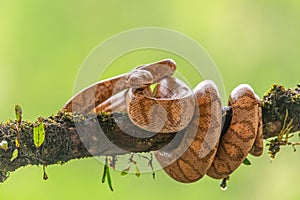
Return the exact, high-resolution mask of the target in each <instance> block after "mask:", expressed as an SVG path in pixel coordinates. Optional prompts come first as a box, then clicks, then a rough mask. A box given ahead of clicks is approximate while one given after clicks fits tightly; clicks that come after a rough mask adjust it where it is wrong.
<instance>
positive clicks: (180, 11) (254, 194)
mask: <svg viewBox="0 0 300 200" xmlns="http://www.w3.org/2000/svg"><path fill="white" fill-rule="evenodd" d="M148 26H155V27H164V28H169V29H174V30H177V31H180V32H182V33H184V34H186V35H188V36H190V37H192V38H193V39H195V40H196V41H197V42H199V43H200V44H201V45H202V46H203V47H204V48H205V49H206V50H207V51H208V53H209V54H210V55H211V57H212V58H213V60H214V61H215V63H216V64H217V66H218V68H219V71H220V73H221V75H222V77H223V81H224V84H225V88H226V91H227V92H230V91H231V90H232V89H233V88H234V87H235V86H236V85H237V84H240V83H249V84H251V85H252V86H253V88H254V89H255V91H256V93H257V94H258V95H259V96H261V97H262V96H263V95H264V92H265V91H267V90H268V89H269V88H270V85H271V84H274V83H280V84H283V85H285V86H287V87H294V86H295V85H296V84H297V83H299V82H300V75H299V74H300V68H299V66H300V60H299V58H300V37H299V35H300V1H298V0H272V1H271V0H260V1H258V0H254V1H250V0H249V1H240V0H225V1H215V0H212V1H198V0H191V1H179V0H172V1H171V0H165V1H157V0H152V1H138V0H131V1H116V0H112V1H96V0H86V1H83V0H64V1H60V0H52V1H40V0H24V1H23V0H0V93H1V95H0V121H2V122H4V121H6V120H7V119H9V118H14V112H13V108H14V105H15V104H20V105H22V107H23V111H24V114H23V117H24V118H25V119H28V120H31V121H33V120H35V119H36V118H37V117H38V116H49V115H51V114H54V113H56V112H57V110H59V109H60V108H61V107H62V106H63V105H64V103H65V102H66V101H67V100H68V99H69V98H70V97H71V96H72V94H73V84H74V81H75V79H76V74H77V72H78V70H79V68H80V65H81V63H82V62H83V61H84V59H85V57H86V56H87V55H88V54H89V52H90V51H91V50H92V49H93V48H94V47H95V46H96V45H98V44H99V43H100V42H102V41H104V40H105V39H107V38H108V37H110V36H112V35H114V34H117V33H120V32H122V31H125V30H129V29H132V28H139V27H148ZM166 57H171V58H173V59H175V60H176V61H177V63H178V68H179V69H178V70H179V71H180V70H181V71H182V72H183V71H184V72H185V73H188V70H189V69H188V68H187V67H186V68H185V67H184V61H183V60H182V59H181V58H180V57H179V56H175V55H171V54H168V53H166V52H161V51H154V50H153V51H150V50H148V51H147V50H145V51H137V52H133V53H130V54H128V55H124V56H122V57H121V58H119V59H118V60H117V61H116V62H115V63H113V64H112V66H111V68H110V69H111V70H110V73H111V74H108V75H107V76H110V75H117V74H119V73H121V72H123V70H124V68H122V66H127V67H129V66H130V67H133V66H136V65H139V64H143V63H149V62H153V61H156V60H160V59H163V58H166ZM191 76H192V75H191ZM199 81H201V80H199ZM193 84H196V82H195V83H193ZM250 160H251V161H252V166H242V167H240V168H239V169H238V170H237V171H236V172H235V173H234V174H233V175H232V177H231V181H230V183H229V189H228V190H227V191H226V192H222V191H221V190H220V189H219V181H216V180H213V179H211V178H208V177H205V178H203V179H202V180H200V181H198V182H197V183H193V184H188V185H185V184H180V183H177V182H175V181H173V180H172V179H170V178H169V177H167V175H166V174H164V173H163V172H162V171H158V172H156V179H155V180H153V179H152V177H151V174H143V175H142V176H141V177H139V178H137V177H135V176H134V175H128V176H125V177H122V176H120V175H119V172H112V177H113V185H114V188H115V192H110V191H109V189H108V187H107V185H106V184H101V183H100V178H101V175H102V164H101V163H99V162H98V161H97V160H96V159H84V160H76V161H71V162H69V163H67V164H65V165H62V166H61V165H56V166H50V167H48V168H47V173H48V175H49V180H48V181H44V180H42V168H41V167H31V166H27V167H25V168H22V169H19V170H17V171H16V172H14V173H12V174H11V175H10V177H9V179H8V180H7V181H6V182H5V183H3V184H0V198H1V199H6V200H18V199H23V200H24V199H31V200H34V199H43V200H48V199H49V200H50V199H74V200H75V199H130V200H135V199H208V198H209V199H223V200H225V199H274V200H275V199H289V200H290V199H299V197H300V190H299V179H300V172H299V168H300V151H298V152H296V153H293V151H292V149H291V148H289V147H287V148H284V149H283V150H282V152H281V153H280V154H279V156H278V157H277V159H275V161H273V162H272V163H270V159H269V157H268V156H267V153H266V152H265V153H264V155H263V156H262V157H260V158H253V157H250Z"/></svg>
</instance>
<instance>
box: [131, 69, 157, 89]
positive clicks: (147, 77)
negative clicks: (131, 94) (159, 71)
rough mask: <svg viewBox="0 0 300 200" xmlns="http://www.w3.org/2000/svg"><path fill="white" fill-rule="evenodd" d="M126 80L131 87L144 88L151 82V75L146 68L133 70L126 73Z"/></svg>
mask: <svg viewBox="0 0 300 200" xmlns="http://www.w3.org/2000/svg"><path fill="white" fill-rule="evenodd" d="M126 82H127V84H128V86H129V87H131V88H145V87H148V86H149V85H151V84H152V83H153V76H152V74H151V73H150V72H149V71H146V70H134V71H132V72H131V73H130V74H128V75H127V77H126Z"/></svg>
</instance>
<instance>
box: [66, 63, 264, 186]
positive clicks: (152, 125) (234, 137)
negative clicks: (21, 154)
mask: <svg viewBox="0 0 300 200" xmlns="http://www.w3.org/2000/svg"><path fill="white" fill-rule="evenodd" d="M175 70H176V64H175V62H174V61H172V60H170V59H168V60H162V61H159V62H156V63H152V64H147V65H142V66H139V67H136V68H135V69H134V70H133V71H131V72H129V73H126V74H122V75H119V76H116V77H113V78H110V79H106V80H102V81H99V82H97V83H95V84H93V85H91V86H89V87H87V88H85V89H84V90H82V91H81V92H79V93H78V94H77V95H75V96H74V97H73V98H72V99H71V100H69V101H68V102H67V104H66V105H65V106H64V109H65V110H66V111H68V112H77V113H82V114H87V113H98V112H101V111H106V112H116V111H127V113H128V115H129V117H130V119H131V121H132V122H133V123H134V124H135V125H136V126H139V127H140V128H142V129H145V130H148V131H152V132H162V133H169V132H178V131H181V130H183V131H184V132H183V134H184V135H183V137H182V140H181V141H180V143H179V145H178V146H177V147H176V148H175V149H160V150H157V151H155V152H154V155H155V157H156V159H157V160H158V162H159V164H160V165H161V166H162V167H163V169H164V171H165V172H166V173H167V174H168V175H169V176H170V177H172V178H173V179H175V180H176V181H179V182H183V183H190V182H195V181H197V180H199V179H200V178H201V177H203V176H204V175H205V174H207V175H208V176H210V177H212V178H215V179H224V178H226V177H228V176H229V175H230V174H231V173H232V172H233V171H234V170H236V169H237V168H238V167H239V165H240V164H241V163H242V162H243V161H244V159H245V158H246V156H247V155H248V153H250V154H252V155H254V156H260V155H261V154H262V152H263V138H262V111H261V105H260V104H261V101H260V100H259V98H258V97H257V96H256V94H255V93H254V92H253V89H252V88H251V87H250V86H249V85H247V84H241V85H239V86H237V87H236V88H235V89H234V90H233V91H232V92H231V94H230V98H229V103H228V105H229V106H231V109H232V118H231V122H230V125H229V127H228V129H227V130H226V131H225V133H224V134H223V135H221V132H222V106H221V102H220V97H219V94H218V89H217V87H216V85H215V84H214V82H213V81H210V80H205V81H203V82H201V83H199V84H198V85H197V86H196V87H195V88H194V90H191V89H190V88H189V87H188V86H187V85H186V84H185V83H183V82H182V81H180V80H179V79H177V78H174V77H172V75H173V74H174V72H175ZM153 83H156V87H155V88H154V89H153V91H152V89H151V88H150V85H151V84H153ZM180 133H182V132H180Z"/></svg>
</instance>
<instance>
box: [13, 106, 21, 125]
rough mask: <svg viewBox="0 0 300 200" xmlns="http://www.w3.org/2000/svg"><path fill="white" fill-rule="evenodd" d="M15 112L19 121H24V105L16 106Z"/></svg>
mask: <svg viewBox="0 0 300 200" xmlns="http://www.w3.org/2000/svg"><path fill="white" fill-rule="evenodd" d="M15 113H16V118H17V122H18V123H19V124H20V123H21V121H22V107H21V106H20V105H16V106H15Z"/></svg>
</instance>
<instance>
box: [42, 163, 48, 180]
mask: <svg viewBox="0 0 300 200" xmlns="http://www.w3.org/2000/svg"><path fill="white" fill-rule="evenodd" d="M43 179H44V180H45V181H46V180H48V175H47V173H46V165H43Z"/></svg>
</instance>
